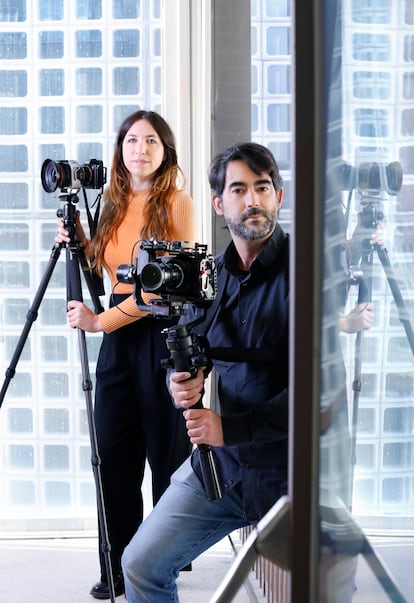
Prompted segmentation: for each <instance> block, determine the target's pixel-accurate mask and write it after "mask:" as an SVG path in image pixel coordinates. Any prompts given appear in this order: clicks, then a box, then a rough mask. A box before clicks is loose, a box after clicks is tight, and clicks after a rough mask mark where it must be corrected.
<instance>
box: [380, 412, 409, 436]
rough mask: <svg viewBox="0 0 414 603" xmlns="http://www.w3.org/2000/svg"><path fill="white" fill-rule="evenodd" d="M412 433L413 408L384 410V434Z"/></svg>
mask: <svg viewBox="0 0 414 603" xmlns="http://www.w3.org/2000/svg"><path fill="white" fill-rule="evenodd" d="M413 431H414V408H412V407H407V406H402V407H397V408H386V409H385V410H384V432H385V433H398V434H408V435H411V434H412V433H413Z"/></svg>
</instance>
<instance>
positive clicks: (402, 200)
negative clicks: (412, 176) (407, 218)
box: [397, 184, 414, 212]
mask: <svg viewBox="0 0 414 603" xmlns="http://www.w3.org/2000/svg"><path fill="white" fill-rule="evenodd" d="M413 199H414V184H404V185H403V186H402V188H401V190H400V192H399V193H398V195H397V210H398V211H399V212H403V211H404V212H405V211H409V212H412V211H413V209H414V208H413Z"/></svg>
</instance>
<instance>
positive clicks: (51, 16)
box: [39, 0, 64, 21]
mask: <svg viewBox="0 0 414 603" xmlns="http://www.w3.org/2000/svg"><path fill="white" fill-rule="evenodd" d="M63 17H64V1H63V0H42V1H41V2H39V20H40V21H61V20H62V19H63Z"/></svg>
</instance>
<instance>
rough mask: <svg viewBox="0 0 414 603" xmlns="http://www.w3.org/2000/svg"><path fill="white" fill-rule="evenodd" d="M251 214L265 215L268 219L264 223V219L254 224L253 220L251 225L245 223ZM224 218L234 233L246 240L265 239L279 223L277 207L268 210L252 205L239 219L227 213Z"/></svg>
mask: <svg viewBox="0 0 414 603" xmlns="http://www.w3.org/2000/svg"><path fill="white" fill-rule="evenodd" d="M251 216H264V217H265V218H266V221H265V222H264V223H263V220H261V221H260V223H258V224H252V223H251V222H250V223H249V225H247V224H245V220H246V219H247V218H249V217H251ZM224 218H225V219H226V223H227V226H228V227H229V229H230V230H231V232H232V233H233V234H234V235H236V236H238V237H239V238H241V239H244V240H245V241H257V240H258V239H264V238H265V237H267V235H268V234H270V233H272V232H273V230H274V229H275V226H276V224H277V209H276V208H275V209H273V210H271V211H266V210H265V209H260V208H254V207H250V208H249V209H246V211H244V212H243V213H242V214H241V215H240V216H239V218H238V219H237V220H232V219H231V218H229V217H228V216H226V215H224Z"/></svg>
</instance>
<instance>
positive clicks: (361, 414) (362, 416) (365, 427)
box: [358, 408, 376, 433]
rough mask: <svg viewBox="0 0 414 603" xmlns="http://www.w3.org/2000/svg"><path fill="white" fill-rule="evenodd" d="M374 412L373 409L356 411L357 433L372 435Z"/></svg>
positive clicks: (374, 425)
mask: <svg viewBox="0 0 414 603" xmlns="http://www.w3.org/2000/svg"><path fill="white" fill-rule="evenodd" d="M375 419H376V412H375V410H374V409H373V408H359V409H358V433H374V432H375V427H376V420H375Z"/></svg>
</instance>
